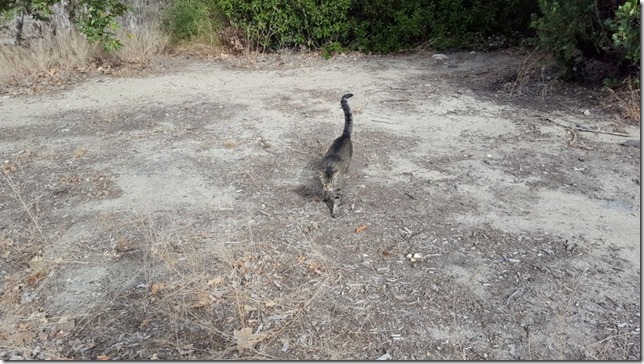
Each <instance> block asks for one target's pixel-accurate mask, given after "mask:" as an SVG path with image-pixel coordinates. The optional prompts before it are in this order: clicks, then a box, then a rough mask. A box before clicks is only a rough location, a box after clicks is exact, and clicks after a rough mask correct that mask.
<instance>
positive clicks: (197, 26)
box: [163, 0, 222, 44]
mask: <svg viewBox="0 0 644 364" xmlns="http://www.w3.org/2000/svg"><path fill="white" fill-rule="evenodd" d="M163 20H164V21H163V23H164V26H165V27H166V29H167V30H168V31H169V32H170V34H171V35H172V39H173V41H175V42H177V41H205V42H206V43H211V44H213V43H214V44H216V43H217V42H218V36H217V32H218V31H219V30H220V29H221V23H222V21H221V20H220V15H219V11H218V8H217V3H216V1H215V0H176V1H174V2H173V3H172V5H171V6H170V7H169V8H168V9H167V10H166V12H165V14H164V17H163Z"/></svg>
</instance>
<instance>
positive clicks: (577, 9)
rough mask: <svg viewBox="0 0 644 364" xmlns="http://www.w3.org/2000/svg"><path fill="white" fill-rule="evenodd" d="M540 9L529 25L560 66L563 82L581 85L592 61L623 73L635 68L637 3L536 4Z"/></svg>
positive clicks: (555, 0)
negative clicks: (627, 68) (566, 79)
mask: <svg viewBox="0 0 644 364" xmlns="http://www.w3.org/2000/svg"><path fill="white" fill-rule="evenodd" d="M539 8H540V14H539V15H535V16H534V19H533V22H532V25H533V27H534V28H535V29H536V31H537V34H538V38H539V43H540V44H541V45H542V46H544V47H545V48H546V49H547V50H549V51H550V52H552V53H553V55H555V57H556V58H557V59H558V60H559V61H560V63H561V64H562V65H563V72H562V75H563V76H564V77H565V78H569V79H573V80H578V81H584V80H585V79H586V77H587V74H586V64H587V63H589V62H590V61H591V60H593V59H595V60H601V61H602V62H605V63H609V64H613V65H614V66H615V68H616V69H617V68H618V67H620V66H621V69H622V71H623V70H624V69H625V66H630V68H631V70H632V69H637V68H638V67H637V65H638V63H639V52H640V46H639V40H640V38H639V36H640V22H639V13H640V10H639V4H638V2H637V0H626V2H625V3H623V4H622V5H621V6H618V4H617V2H616V1H614V0H539ZM623 72H624V71H623ZM623 72H622V73H623ZM626 72H630V71H626ZM631 73H632V72H631ZM626 77H628V76H627V75H626Z"/></svg>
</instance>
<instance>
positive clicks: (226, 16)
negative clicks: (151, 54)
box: [0, 0, 640, 80]
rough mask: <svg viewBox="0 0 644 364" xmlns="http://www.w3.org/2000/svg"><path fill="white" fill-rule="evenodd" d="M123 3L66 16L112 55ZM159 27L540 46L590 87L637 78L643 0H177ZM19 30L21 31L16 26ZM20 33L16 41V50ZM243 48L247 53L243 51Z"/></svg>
mask: <svg viewBox="0 0 644 364" xmlns="http://www.w3.org/2000/svg"><path fill="white" fill-rule="evenodd" d="M56 2H57V0H10V1H6V0H5V1H3V2H0V16H3V17H4V18H5V19H6V18H7V17H13V16H15V15H18V18H19V24H21V22H20V21H21V20H22V19H23V18H24V16H25V15H31V16H33V17H35V18H38V19H47V18H48V17H49V15H50V14H51V10H50V6H51V5H52V4H54V3H56ZM124 4H125V3H124V0H105V1H101V0H72V1H70V5H71V6H70V7H69V8H70V18H71V19H72V21H74V23H75V24H76V25H77V28H78V29H79V31H81V32H82V33H83V34H85V36H86V37H87V39H88V41H89V42H90V43H94V42H96V43H100V44H101V45H102V46H103V47H104V49H105V50H107V51H112V50H115V49H118V48H120V47H121V46H122V44H121V43H120V42H119V40H118V39H117V37H116V35H115V34H116V33H115V31H116V28H117V27H118V23H117V21H116V19H117V17H119V16H121V15H123V14H124V13H125V12H126V10H127V7H126V6H125V5H124ZM168 5H169V6H167V8H166V9H165V13H164V17H163V24H164V26H165V29H166V30H167V31H168V32H169V33H170V34H171V35H172V39H173V40H174V41H175V43H180V42H193V41H197V42H201V43H207V44H210V45H215V46H219V45H221V44H222V43H226V42H228V43H230V39H225V42H221V41H220V39H223V38H227V37H228V38H230V36H226V35H225V34H228V35H232V38H234V39H233V40H235V39H237V40H240V41H242V42H243V43H249V45H250V46H253V47H255V48H256V49H261V50H277V49H281V48H295V49H298V48H308V49H320V50H322V53H323V55H324V56H327V57H328V56H330V55H331V54H333V53H335V52H341V51H346V50H357V51H361V52H375V53H391V52H399V51H403V50H407V49H413V48H417V47H428V48H432V49H438V50H442V49H454V48H473V49H493V48H499V47H505V46H517V45H523V46H528V45H529V46H536V45H539V46H541V47H542V48H544V49H546V50H547V51H549V52H550V53H552V54H553V55H554V56H555V57H556V59H557V60H558V61H559V62H560V64H561V65H562V72H561V75H562V76H564V77H565V78H568V79H573V80H584V79H585V78H586V76H587V75H586V70H587V67H586V66H587V65H588V64H589V63H591V62H593V61H595V60H599V61H601V62H603V63H605V64H609V65H611V67H614V68H615V69H617V70H619V72H617V74H615V75H611V76H610V77H617V78H628V77H633V76H634V75H636V74H638V73H639V61H640V18H639V17H640V4H639V2H638V1H637V0H173V1H169V2H168ZM19 27H20V26H19ZM20 33H21V32H20V31H18V32H17V34H16V40H17V43H19V42H20V37H21V34H20ZM242 48H244V47H241V48H240V49H242Z"/></svg>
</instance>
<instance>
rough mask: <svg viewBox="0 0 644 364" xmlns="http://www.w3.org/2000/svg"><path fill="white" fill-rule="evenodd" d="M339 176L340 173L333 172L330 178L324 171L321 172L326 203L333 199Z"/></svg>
mask: <svg viewBox="0 0 644 364" xmlns="http://www.w3.org/2000/svg"><path fill="white" fill-rule="evenodd" d="M339 176H340V172H339V171H335V172H333V173H332V174H331V175H330V176H329V175H327V174H326V173H324V172H323V171H320V182H321V183H322V192H323V194H324V200H325V201H326V200H328V199H329V198H331V197H333V195H334V192H335V190H336V187H337V181H338V177H339Z"/></svg>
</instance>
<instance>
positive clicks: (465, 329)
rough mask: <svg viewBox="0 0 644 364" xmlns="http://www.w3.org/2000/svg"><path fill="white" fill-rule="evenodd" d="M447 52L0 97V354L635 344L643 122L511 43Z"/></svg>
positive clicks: (185, 69) (495, 353)
mask: <svg viewBox="0 0 644 364" xmlns="http://www.w3.org/2000/svg"><path fill="white" fill-rule="evenodd" d="M447 56H448V58H447V59H443V60H440V59H436V58H433V57H432V55H431V54H429V53H415V54H411V55H398V56H386V57H382V56H359V55H341V56H337V57H334V58H332V59H331V60H323V59H321V58H319V57H305V56H302V55H297V54H282V55H272V56H269V55H265V56H260V57H259V58H258V59H254V60H252V62H250V61H249V59H245V60H244V59H241V60H240V59H231V58H227V59H219V60H188V59H176V58H175V59H170V60H168V61H167V62H166V65H165V67H163V68H159V69H157V70H156V71H155V72H150V73H149V74H147V75H142V76H137V77H120V78H119V77H108V76H104V77H94V78H91V79H89V80H87V81H86V82H83V83H81V84H78V85H75V86H73V87H70V88H68V89H63V90H58V91H56V92H49V93H45V94H41V95H36V96H33V95H32V96H16V97H14V96H4V97H1V96H0V97H1V98H0V115H1V118H2V120H0V128H1V130H0V157H1V159H2V160H1V162H2V165H3V170H4V173H3V177H2V179H1V182H0V196H2V197H0V254H1V255H2V259H1V260H0V271H1V275H2V276H1V279H2V305H1V306H2V308H0V314H1V315H2V316H1V317H0V319H1V320H2V321H3V322H4V324H3V325H2V326H3V328H2V329H0V358H2V359H11V358H14V359H16V358H20V357H22V358H26V359H46V358H47V359H64V358H72V359H220V358H244V359H251V358H254V359H376V358H382V359H389V358H390V359H394V360H398V359H459V360H460V359H491V360H494V359H496V360H503V359H515V360H516V359H533V360H536V359H636V360H639V359H640V358H641V355H640V340H641V337H640V322H641V321H640V320H641V318H640V223H639V222H640V147H639V140H640V134H639V133H640V132H639V127H638V126H632V125H629V124H626V123H624V122H623V121H621V120H620V118H619V117H618V116H616V115H615V114H613V113H611V112H609V111H607V110H606V109H605V108H604V107H602V104H601V95H598V94H597V92H591V91H588V90H584V89H583V88H580V87H573V86H564V85H560V84H557V83H553V82H550V81H548V78H547V77H546V76H543V77H542V79H541V80H542V81H543V82H541V83H540V82H539V80H536V81H535V80H533V81H531V82H526V83H521V82H518V81H517V79H520V78H517V77H516V73H513V72H512V70H516V69H517V68H518V67H519V66H520V65H521V62H522V58H521V57H519V56H516V55H512V54H504V53H482V52H478V53H474V52H473V53H469V52H463V53H451V54H448V55H447ZM347 92H352V93H353V94H354V95H355V96H354V97H353V98H351V99H350V100H349V104H350V106H351V108H352V109H353V111H354V120H355V126H354V132H355V134H354V150H355V151H354V158H353V162H352V168H351V172H350V174H349V176H348V178H347V180H346V183H345V185H344V187H343V190H342V193H343V200H342V205H341V206H340V215H339V216H338V217H337V218H332V217H331V216H330V212H329V209H328V208H327V206H325V204H324V203H323V202H321V201H320V200H319V198H318V196H317V191H318V189H319V187H320V186H319V182H318V180H317V178H318V175H317V171H316V165H317V163H318V162H319V161H320V160H321V157H322V155H323V153H324V151H325V149H326V147H327V146H328V145H329V144H330V142H331V141H332V140H333V138H335V137H336V136H338V135H339V133H340V132H341V130H342V123H343V115H342V110H341V109H340V97H341V96H342V95H343V94H344V93H347ZM414 254H415V257H414Z"/></svg>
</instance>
